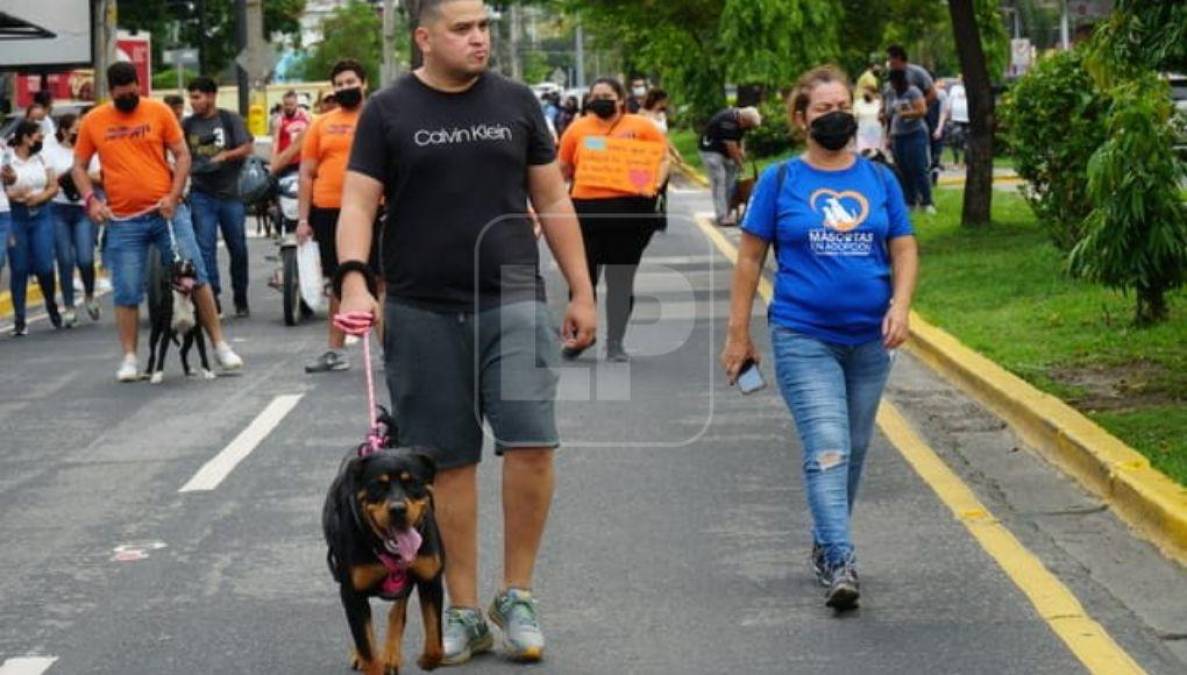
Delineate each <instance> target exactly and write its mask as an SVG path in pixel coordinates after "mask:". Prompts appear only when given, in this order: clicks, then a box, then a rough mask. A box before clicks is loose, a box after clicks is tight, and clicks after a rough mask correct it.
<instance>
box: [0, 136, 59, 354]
mask: <svg viewBox="0 0 1187 675" xmlns="http://www.w3.org/2000/svg"><path fill="white" fill-rule="evenodd" d="M43 137H44V134H43V133H42V131H41V125H40V124H38V123H37V122H34V121H32V120H21V122H20V123H19V124H17V127H16V131H15V132H13V135H12V140H10V141H9V142H8V144H9V145H10V146H12V157H11V160H10V161H11V163H10V166H11V167H12V170H13V172H14V173H15V174H16V181H15V182H13V184H12V185H9V186H7V187H6V188H5V189H6V190H7V191H8V200H9V201H10V202H11V203H12V236H11V242H12V245H11V246H9V248H8V257H9V258H10V259H11V260H12V273H11V274H12V277H11V278H12V307H13V313H14V315H15V317H14V318H15V328H14V329H13V335H14V336H16V337H22V336H24V335H26V334H27V333H28V329H27V328H26V325H25V290H26V285H27V284H28V281H29V273H30V272H32V273H33V274H35V275H37V282H38V283H39V284H41V294H42V296H44V297H45V310H46V312H47V313H48V314H49V320H50V322H51V323H52V324H53V325H54V328H61V327H62V315H61V314H59V313H58V305H57V303H56V302H54V293H55V292H56V291H55V288H54V286H55V284H54V224H53V219H52V214H51V212H50V205H49V201H50V200H51V199H53V197H54V195H55V194H57V193H58V181H57V179H56V177H55V176H54V170H53V169H51V168H49V166H47V165H46V163H45V160H44V158H42V156H41V154H40V153H41V146H42V140H43Z"/></svg>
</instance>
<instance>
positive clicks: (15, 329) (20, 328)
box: [12, 319, 29, 337]
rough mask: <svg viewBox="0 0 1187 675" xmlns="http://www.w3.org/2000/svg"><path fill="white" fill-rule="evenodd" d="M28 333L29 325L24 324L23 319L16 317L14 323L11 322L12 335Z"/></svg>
mask: <svg viewBox="0 0 1187 675" xmlns="http://www.w3.org/2000/svg"><path fill="white" fill-rule="evenodd" d="M28 334H29V327H28V326H26V325H25V320H24V319H17V320H16V323H15V324H13V326H12V336H13V337H25V336H26V335H28Z"/></svg>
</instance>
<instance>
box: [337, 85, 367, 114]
mask: <svg viewBox="0 0 1187 675" xmlns="http://www.w3.org/2000/svg"><path fill="white" fill-rule="evenodd" d="M334 100H336V101H338V105H340V106H342V107H343V108H346V109H347V110H353V109H355V108H357V107H359V104H360V103H362V102H363V90H362V89H360V88H358V87H351V88H350V89H339V90H338V91H336V92H334Z"/></svg>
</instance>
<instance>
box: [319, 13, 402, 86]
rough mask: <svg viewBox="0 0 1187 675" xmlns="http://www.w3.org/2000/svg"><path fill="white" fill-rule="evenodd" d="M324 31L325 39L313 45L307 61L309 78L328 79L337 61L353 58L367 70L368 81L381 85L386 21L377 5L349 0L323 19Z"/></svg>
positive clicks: (373, 84) (322, 27)
mask: <svg viewBox="0 0 1187 675" xmlns="http://www.w3.org/2000/svg"><path fill="white" fill-rule="evenodd" d="M321 30H322V41H321V42H319V43H317V44H316V45H313V46H312V48H311V51H310V54H309V58H308V59H306V60H305V79H306V80H325V79H329V77H330V71H331V70H332V69H333V68H334V64H335V63H337V62H338V61H341V60H342V59H354V60H356V61H358V62H359V63H361V64H362V65H363V69H364V70H366V71H367V82H369V83H370V84H371V86H372V87H376V86H378V85H379V84H380V82H381V80H380V79H379V67H380V65H381V64H382V63H383V21H382V19H380V17H379V15H378V14H377V13H376V12H375V8H374V7H372V6H371V5H369V4H367V3H366V2H363V1H362V0H350V2H348V3H346V4H345V5H342V6H340V7H338V8H336V9H334V11H333V13H331V14H330V16H328V17H326V18H325V19H324V20H323V21H322V25H321Z"/></svg>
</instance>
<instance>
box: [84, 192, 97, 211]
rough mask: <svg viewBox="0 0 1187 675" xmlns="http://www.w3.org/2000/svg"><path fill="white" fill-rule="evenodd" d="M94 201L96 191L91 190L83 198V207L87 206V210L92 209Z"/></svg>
mask: <svg viewBox="0 0 1187 675" xmlns="http://www.w3.org/2000/svg"><path fill="white" fill-rule="evenodd" d="M92 199H95V191H94V190H91V191H90V192H88V193H86V194H85V195H83V198H82V203H83V205H84V206H86V207H87V208H90V206H91V200H92Z"/></svg>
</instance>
